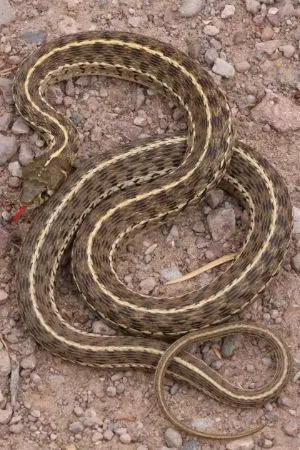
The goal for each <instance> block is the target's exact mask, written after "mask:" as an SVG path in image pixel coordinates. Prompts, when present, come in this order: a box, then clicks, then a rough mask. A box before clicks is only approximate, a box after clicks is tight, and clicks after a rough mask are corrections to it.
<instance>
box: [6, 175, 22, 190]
mask: <svg viewBox="0 0 300 450" xmlns="http://www.w3.org/2000/svg"><path fill="white" fill-rule="evenodd" d="M8 186H9V187H12V188H18V187H19V186H21V179H20V178H18V177H9V179H8Z"/></svg>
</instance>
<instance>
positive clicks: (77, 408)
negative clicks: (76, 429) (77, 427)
mask: <svg viewBox="0 0 300 450" xmlns="http://www.w3.org/2000/svg"><path fill="white" fill-rule="evenodd" d="M73 411H74V414H75V416H77V417H81V416H83V414H84V410H83V409H82V408H81V407H80V406H75V408H74V410H73Z"/></svg>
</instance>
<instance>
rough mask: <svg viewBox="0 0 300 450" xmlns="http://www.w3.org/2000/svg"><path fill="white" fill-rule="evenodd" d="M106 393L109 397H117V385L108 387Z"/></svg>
mask: <svg viewBox="0 0 300 450" xmlns="http://www.w3.org/2000/svg"><path fill="white" fill-rule="evenodd" d="M106 393H107V395H108V396H109V397H115V396H116V395H117V389H116V387H115V386H109V387H108V388H107V389H106Z"/></svg>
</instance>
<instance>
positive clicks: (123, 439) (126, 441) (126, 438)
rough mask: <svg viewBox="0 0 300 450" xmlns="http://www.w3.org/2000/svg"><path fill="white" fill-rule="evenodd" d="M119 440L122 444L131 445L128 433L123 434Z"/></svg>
mask: <svg viewBox="0 0 300 450" xmlns="http://www.w3.org/2000/svg"><path fill="white" fill-rule="evenodd" d="M119 439H120V442H122V444H130V443H131V436H130V434H128V433H124V434H121V436H120V438H119Z"/></svg>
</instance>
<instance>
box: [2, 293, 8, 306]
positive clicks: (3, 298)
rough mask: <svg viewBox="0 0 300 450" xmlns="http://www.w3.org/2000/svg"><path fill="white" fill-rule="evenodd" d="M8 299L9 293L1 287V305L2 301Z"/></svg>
mask: <svg viewBox="0 0 300 450" xmlns="http://www.w3.org/2000/svg"><path fill="white" fill-rule="evenodd" d="M7 299H8V293H7V292H5V291H4V290H3V289H0V305H1V304H2V303H5V302H6V300H7Z"/></svg>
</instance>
